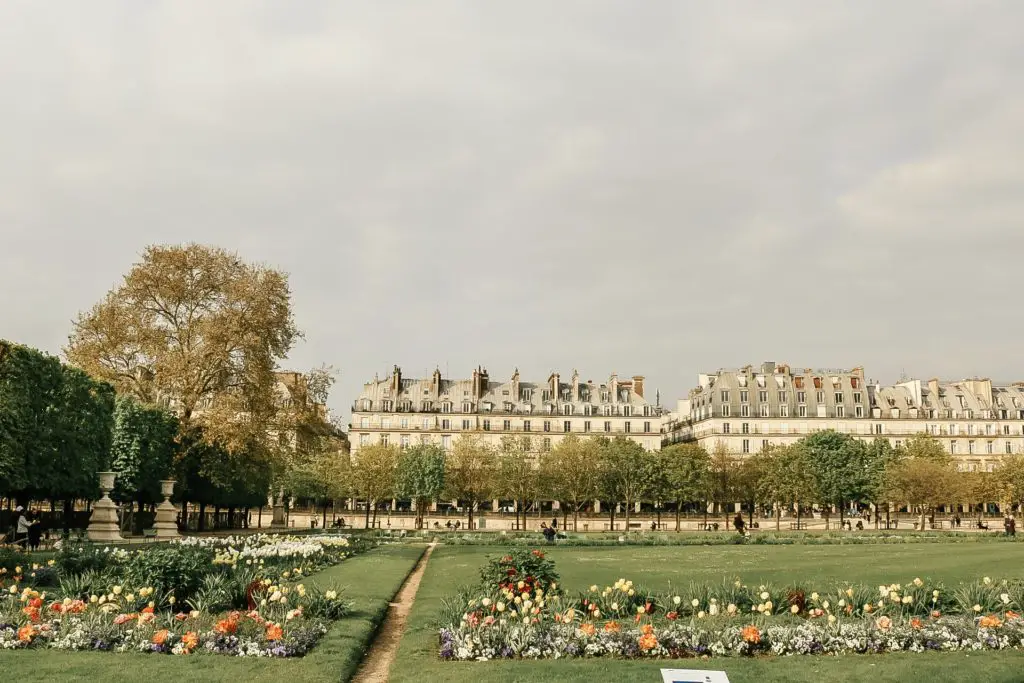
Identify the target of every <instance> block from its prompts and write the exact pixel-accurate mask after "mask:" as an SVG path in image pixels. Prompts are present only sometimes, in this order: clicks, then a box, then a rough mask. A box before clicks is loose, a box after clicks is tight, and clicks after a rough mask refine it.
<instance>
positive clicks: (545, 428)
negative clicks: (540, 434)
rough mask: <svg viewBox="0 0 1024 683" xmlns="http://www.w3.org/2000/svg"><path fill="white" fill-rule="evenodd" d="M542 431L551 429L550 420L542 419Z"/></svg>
mask: <svg viewBox="0 0 1024 683" xmlns="http://www.w3.org/2000/svg"><path fill="white" fill-rule="evenodd" d="M544 431H545V432H550V431H551V420H544Z"/></svg>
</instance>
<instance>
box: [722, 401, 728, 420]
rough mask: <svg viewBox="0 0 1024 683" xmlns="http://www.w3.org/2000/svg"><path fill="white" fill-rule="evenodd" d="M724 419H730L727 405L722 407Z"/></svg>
mask: <svg viewBox="0 0 1024 683" xmlns="http://www.w3.org/2000/svg"><path fill="white" fill-rule="evenodd" d="M722 417H729V404H728V403H726V404H725V405H723V406H722Z"/></svg>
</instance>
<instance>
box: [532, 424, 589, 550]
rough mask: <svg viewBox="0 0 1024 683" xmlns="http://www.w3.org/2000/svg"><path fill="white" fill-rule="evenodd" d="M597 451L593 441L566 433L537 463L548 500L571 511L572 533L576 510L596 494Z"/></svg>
mask: <svg viewBox="0 0 1024 683" xmlns="http://www.w3.org/2000/svg"><path fill="white" fill-rule="evenodd" d="M600 459H601V448H600V446H599V445H598V444H597V442H596V441H594V440H593V439H590V438H587V439H581V438H579V437H578V436H576V435H575V434H570V435H568V436H566V437H565V438H564V439H562V440H561V441H559V442H558V443H557V444H556V445H555V447H554V448H553V449H551V452H550V453H547V454H545V456H544V457H543V458H542V460H541V484H542V486H543V488H544V489H546V491H547V492H548V494H549V495H551V497H552V498H554V499H555V500H558V501H559V502H560V503H561V504H563V505H565V506H566V508H567V509H568V510H571V511H572V528H573V531H575V530H576V529H577V527H578V526H579V514H580V510H581V509H582V508H583V506H584V505H586V504H587V503H588V502H589V501H592V500H595V499H596V498H597V496H598V493H599V491H600Z"/></svg>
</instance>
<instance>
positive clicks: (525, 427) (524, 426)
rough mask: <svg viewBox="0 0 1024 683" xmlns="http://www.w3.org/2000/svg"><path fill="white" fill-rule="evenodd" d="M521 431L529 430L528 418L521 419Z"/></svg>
mask: <svg viewBox="0 0 1024 683" xmlns="http://www.w3.org/2000/svg"><path fill="white" fill-rule="evenodd" d="M523 431H524V432H528V431H530V421H529V420H523Z"/></svg>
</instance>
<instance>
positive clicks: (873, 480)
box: [333, 431, 1024, 530]
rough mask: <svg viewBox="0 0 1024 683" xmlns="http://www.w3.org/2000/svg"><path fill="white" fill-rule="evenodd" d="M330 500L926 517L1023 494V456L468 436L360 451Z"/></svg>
mask: <svg viewBox="0 0 1024 683" xmlns="http://www.w3.org/2000/svg"><path fill="white" fill-rule="evenodd" d="M335 481H336V482H339V483H340V485H339V486H336V487H335V489H334V491H333V495H334V496H335V497H336V499H341V498H344V497H347V496H352V497H357V498H360V499H363V500H366V501H368V502H369V503H370V505H369V506H368V507H367V514H368V515H369V514H370V510H371V509H372V510H374V513H373V514H374V515H375V514H376V512H375V510H376V508H377V505H375V503H377V502H383V501H390V500H391V499H392V498H398V499H402V500H412V501H415V502H416V503H417V505H416V510H417V511H418V513H419V514H418V518H419V519H420V520H422V512H423V510H425V509H426V505H427V504H428V503H429V501H431V500H438V499H440V500H455V501H458V502H460V503H461V504H464V505H465V507H466V509H467V514H468V517H469V521H470V525H471V526H472V515H473V510H474V509H475V508H476V507H477V506H478V505H479V504H480V503H483V502H485V501H489V500H491V499H495V498H497V499H501V500H508V501H515V502H516V503H517V505H516V514H517V519H518V515H519V514H520V511H523V514H524V515H525V510H527V509H528V508H529V506H530V504H531V503H532V502H533V501H538V500H551V501H558V502H559V503H560V507H561V509H562V510H563V514H565V515H566V516H571V517H572V521H573V528H576V526H577V523H578V518H579V514H580V513H581V512H582V511H583V510H585V509H586V508H588V507H589V506H590V505H591V504H592V503H593V502H594V501H602V502H603V503H604V504H606V507H607V512H608V514H609V516H610V517H611V521H612V522H614V517H615V513H616V508H617V507H619V506H620V505H621V508H622V510H623V513H624V516H625V522H626V526H627V528H628V527H629V522H630V517H631V514H632V510H633V509H634V507H635V506H636V505H637V504H638V503H652V504H655V505H659V506H661V505H666V506H669V507H671V508H673V509H674V513H675V517H676V529H677V530H678V529H679V528H680V519H681V516H682V514H683V511H684V510H685V509H687V508H690V509H695V510H699V511H701V513H702V514H704V515H705V516H706V515H707V511H708V510H709V509H715V507H716V506H717V507H718V509H720V510H723V511H724V510H726V509H727V508H728V505H730V504H735V503H741V504H743V505H744V507H745V509H747V510H748V511H749V513H750V514H753V511H754V510H755V509H756V508H762V509H765V510H772V511H774V515H775V519H776V524H777V525H778V524H779V520H780V519H781V515H782V511H783V510H796V511H797V515H799V514H800V511H801V510H805V509H807V508H809V507H811V506H816V507H818V508H820V509H821V511H822V513H823V514H824V515H825V517H826V518H827V517H829V516H830V515H831V514H833V513H832V511H833V510H836V511H837V512H838V514H839V516H840V519H842V518H843V516H844V515H845V511H846V510H848V509H850V508H851V507H852V506H859V505H869V504H874V505H875V506H876V509H880V508H881V507H882V506H884V505H887V504H888V503H889V502H894V503H896V504H898V505H911V506H914V507H917V508H919V510H920V513H921V517H922V524H923V521H924V516H925V515H926V514H929V513H930V512H932V511H934V509H935V508H936V507H938V506H941V505H955V504H976V503H985V502H1000V501H1001V502H1010V503H1020V502H1022V501H1024V456H1020V455H1010V456H1004V457H1003V458H1002V460H1001V462H1000V465H999V467H998V468H996V470H995V471H994V472H991V473H990V472H960V471H958V469H957V467H956V463H955V461H954V459H953V457H952V456H951V455H949V454H948V453H946V452H945V451H944V449H943V448H942V446H941V444H940V443H939V442H938V441H937V440H935V439H934V438H932V437H930V436H927V435H924V434H922V435H920V436H918V437H915V438H912V439H910V440H909V441H907V443H906V444H905V445H903V446H901V447H893V446H892V445H891V444H890V443H889V441H888V440H886V439H877V440H875V441H872V442H865V441H862V440H859V439H856V438H854V437H852V436H850V435H846V434H840V433H838V432H835V431H822V432H818V433H815V434H812V435H810V436H807V437H805V438H803V439H801V440H799V441H798V442H796V443H794V444H790V445H785V446H779V445H777V446H770V447H768V448H766V449H764V450H763V451H762V452H760V453H757V454H754V455H751V456H747V457H744V458H741V457H737V456H735V455H734V454H730V453H728V452H727V451H724V450H720V449H719V450H715V451H714V452H712V453H708V452H707V451H706V450H705V449H704V448H702V447H700V446H699V445H697V444H693V443H689V444H676V445H673V446H669V447H667V448H665V449H663V450H661V451H657V452H647V451H645V450H644V449H643V448H642V447H640V446H639V445H638V444H636V443H634V442H632V441H629V440H627V439H625V438H616V439H614V440H609V439H605V438H602V437H595V438H579V437H577V436H575V435H571V436H568V437H566V438H565V439H563V440H562V441H561V442H559V443H558V444H556V445H555V447H554V448H552V449H551V450H550V451H547V452H537V451H536V450H535V449H534V443H533V442H532V441H531V440H530V438H529V437H518V438H517V437H507V438H505V439H503V440H502V442H501V444H500V445H499V446H497V447H494V446H491V445H489V444H488V443H486V442H485V441H483V440H482V439H481V438H479V437H478V436H474V435H464V436H462V437H460V438H459V439H457V440H456V441H455V443H454V444H453V447H452V449H451V451H449V452H447V453H445V452H444V451H443V450H441V449H440V448H438V447H437V446H433V445H421V446H413V447H411V448H407V449H404V450H401V449H399V448H397V447H395V446H385V445H380V444H377V445H372V446H367V447H365V448H363V449H361V450H360V451H359V452H358V454H357V457H356V458H355V460H354V462H353V463H352V465H351V470H350V471H349V472H347V473H340V472H339V473H337V474H336V477H335Z"/></svg>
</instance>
